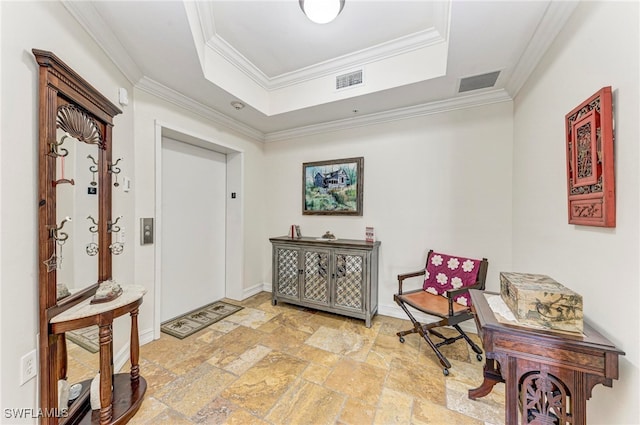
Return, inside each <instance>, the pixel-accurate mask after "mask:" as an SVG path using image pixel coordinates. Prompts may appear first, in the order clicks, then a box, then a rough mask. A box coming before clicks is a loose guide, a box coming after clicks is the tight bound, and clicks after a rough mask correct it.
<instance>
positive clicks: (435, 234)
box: [262, 102, 513, 317]
mask: <svg viewBox="0 0 640 425" xmlns="http://www.w3.org/2000/svg"><path fill="white" fill-rule="evenodd" d="M511 116H512V104H511V102H508V103H500V104H495V105H489V106H483V107H476V108H472V109H465V110H459V111H453V112H447V113H441V114H437V115H428V116H423V117H418V118H412V119H406V120H401V121H396V122H392V123H385V124H379V125H370V126H368V127H363V128H358V129H352V130H345V131H339V132H332V133H327V134H323V135H317V136H313V137H306V138H305V139H297V140H291V141H286V142H284V141H283V142H275V143H269V144H267V145H266V147H265V154H266V158H265V159H266V167H265V168H266V170H267V174H268V175H269V176H272V177H273V179H271V180H272V181H273V184H271V185H270V187H269V189H268V196H267V204H268V205H269V207H270V208H269V209H268V210H265V219H266V230H267V233H268V235H269V236H281V235H285V234H287V231H288V229H289V227H290V225H291V224H299V225H300V226H301V231H302V234H303V235H305V236H314V235H315V236H320V235H322V234H323V233H324V232H325V231H327V230H330V231H332V232H333V233H334V234H335V235H336V236H337V237H338V238H352V239H364V233H365V227H366V226H374V228H375V232H376V238H377V239H378V240H380V241H381V242H382V244H381V246H380V264H379V273H380V276H379V288H380V289H379V306H380V312H381V313H383V314H392V315H396V314H399V315H400V317H402V315H403V313H402V312H401V310H400V309H399V307H397V305H395V303H394V302H393V294H394V293H395V292H396V291H397V278H396V276H397V275H398V274H399V273H402V272H408V271H415V270H418V269H420V268H421V267H424V262H425V258H426V253H427V251H428V250H429V249H431V248H433V249H435V250H442V251H444V252H452V253H459V255H466V256H470V257H473V256H477V257H486V258H488V259H489V274H488V281H487V286H488V287H489V288H490V289H494V290H497V289H498V287H499V286H498V280H497V276H498V272H499V271H501V270H508V269H510V267H511V155H512V149H511V141H512V137H513V128H512V121H511ZM357 156H363V157H364V205H363V210H364V213H363V216H362V217H339V216H303V215H302V186H301V185H302V163H303V162H309V161H319V160H330V159H338V158H347V157H357ZM262 246H263V249H264V252H263V256H264V257H265V258H270V256H271V245H270V244H269V243H268V241H267V240H264V241H262ZM266 265H267V267H269V271H268V281H269V282H270V281H271V270H270V263H269V262H267V263H266ZM418 284H419V283H418Z"/></svg>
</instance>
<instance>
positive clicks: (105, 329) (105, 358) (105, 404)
mask: <svg viewBox="0 0 640 425" xmlns="http://www.w3.org/2000/svg"><path fill="white" fill-rule="evenodd" d="M99 338H100V424H101V425H104V424H108V423H110V422H111V417H112V416H113V406H112V403H111V399H112V390H111V388H112V385H113V382H112V381H113V364H112V360H111V353H112V352H113V329H112V324H111V322H109V323H107V324H105V325H100V326H99Z"/></svg>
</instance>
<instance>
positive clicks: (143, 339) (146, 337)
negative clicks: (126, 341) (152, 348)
mask: <svg viewBox="0 0 640 425" xmlns="http://www.w3.org/2000/svg"><path fill="white" fill-rule="evenodd" d="M153 335H154V334H153V328H149V329H146V330H144V331H142V332H140V345H141V346H142V345H145V344H148V343H150V342H151V341H153V340H154V337H153Z"/></svg>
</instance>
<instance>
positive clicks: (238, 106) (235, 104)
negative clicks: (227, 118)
mask: <svg viewBox="0 0 640 425" xmlns="http://www.w3.org/2000/svg"><path fill="white" fill-rule="evenodd" d="M231 106H233V107H234V108H235V110H236V111H239V110H240V109H242V108H244V103H242V102H238V101H237V100H234V101H233V102H231Z"/></svg>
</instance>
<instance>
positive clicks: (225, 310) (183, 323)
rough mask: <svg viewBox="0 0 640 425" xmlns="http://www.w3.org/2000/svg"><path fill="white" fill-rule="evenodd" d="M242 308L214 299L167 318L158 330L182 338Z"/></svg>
mask: <svg viewBox="0 0 640 425" xmlns="http://www.w3.org/2000/svg"><path fill="white" fill-rule="evenodd" d="M242 309H243V307H240V306H239V305H234V304H229V303H226V302H224V301H216V302H214V303H211V304H208V305H205V306H204V307H200V308H198V309H196V310H193V311H190V312H189V313H186V314H183V315H182V316H178V317H175V318H173V319H171V320H167V321H166V322H164V323H162V325H160V330H161V331H162V332H164V333H166V334H169V335H171V336H175V337H176V338H180V339H183V338H186V337H188V336H189V335H192V334H194V333H196V332H198V331H199V330H201V329H204V328H206V327H207V326H209V325H211V324H213V323H216V322H217V321H218V320H221V319H224V318H225V317H227V316H231V315H232V314H233V313H235V312H236V311H240V310H242Z"/></svg>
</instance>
